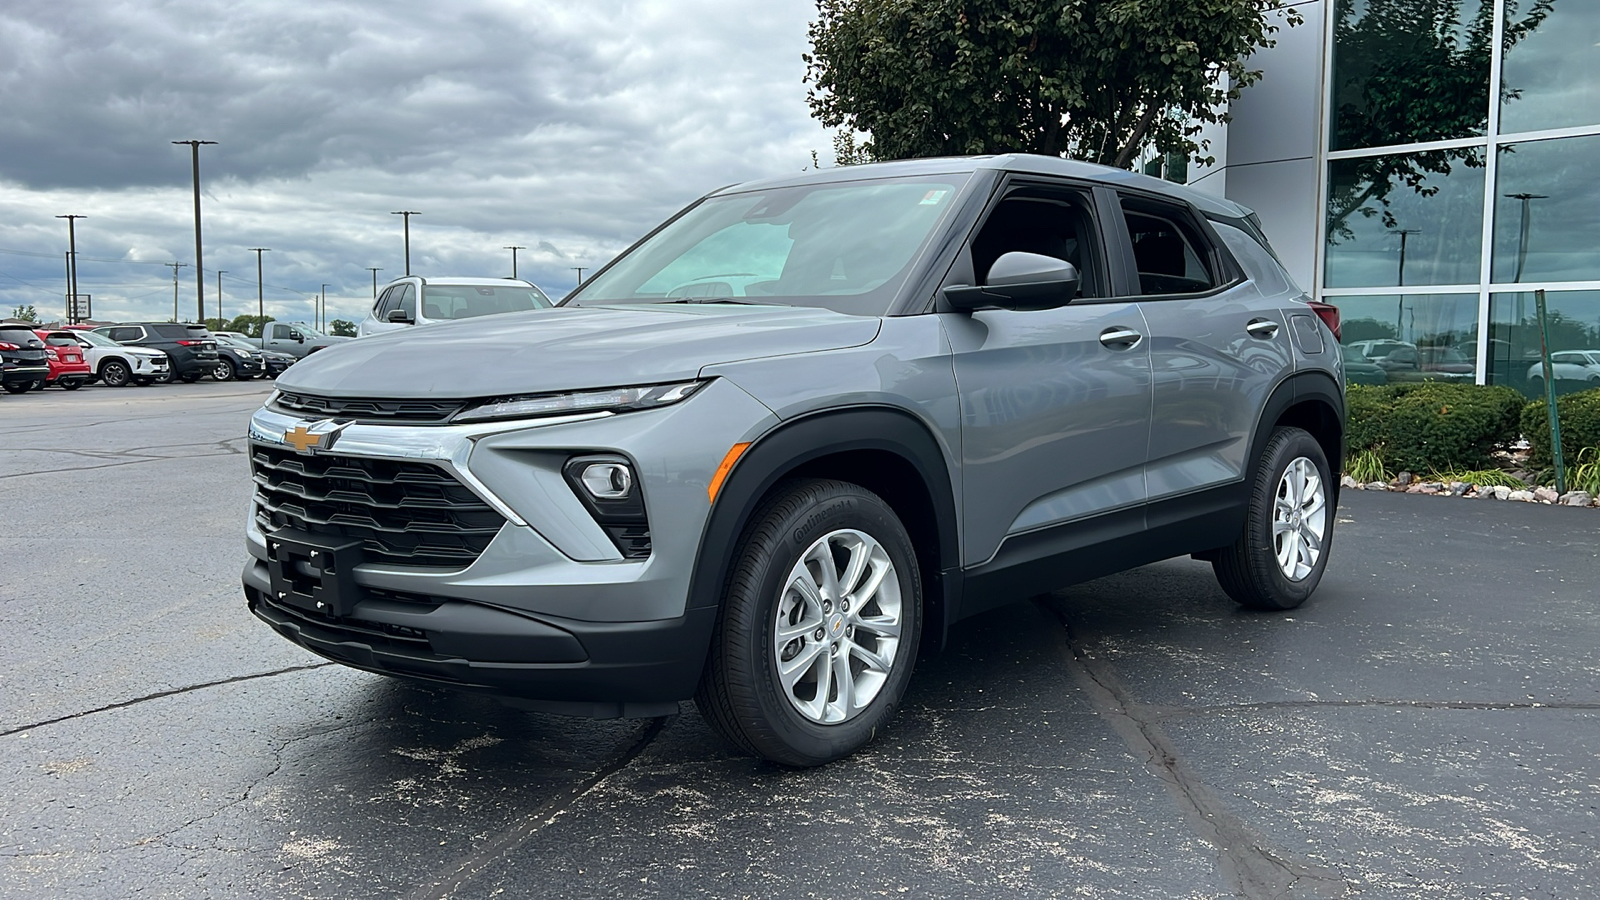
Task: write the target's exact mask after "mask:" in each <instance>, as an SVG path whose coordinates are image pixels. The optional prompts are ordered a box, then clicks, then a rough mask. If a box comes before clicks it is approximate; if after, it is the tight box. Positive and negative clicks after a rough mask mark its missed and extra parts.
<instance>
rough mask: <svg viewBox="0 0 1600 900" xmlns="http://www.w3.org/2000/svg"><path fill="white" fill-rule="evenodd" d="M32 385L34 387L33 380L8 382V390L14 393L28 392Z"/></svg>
mask: <svg viewBox="0 0 1600 900" xmlns="http://www.w3.org/2000/svg"><path fill="white" fill-rule="evenodd" d="M30 387H33V382H31V381H8V382H6V391H7V392H9V393H12V394H26V393H27V392H28V388H30Z"/></svg>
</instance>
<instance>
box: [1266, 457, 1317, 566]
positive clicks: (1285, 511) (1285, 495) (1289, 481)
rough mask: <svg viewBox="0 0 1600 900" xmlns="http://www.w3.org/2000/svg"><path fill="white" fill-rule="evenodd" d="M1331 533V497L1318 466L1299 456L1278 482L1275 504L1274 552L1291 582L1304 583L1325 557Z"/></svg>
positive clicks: (1273, 521)
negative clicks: (1324, 544)
mask: <svg viewBox="0 0 1600 900" xmlns="http://www.w3.org/2000/svg"><path fill="white" fill-rule="evenodd" d="M1327 531H1328V495H1327V491H1326V489H1325V488H1324V486H1323V483H1322V476H1321V475H1320V474H1319V473H1318V472H1317V466H1316V464H1315V463H1313V462H1312V461H1311V460H1309V459H1307V458H1306V457H1304V456H1299V457H1296V458H1295V459H1294V460H1292V461H1291V462H1290V463H1289V465H1288V466H1287V467H1286V468H1285V469H1284V470H1283V477H1282V478H1279V479H1278V490H1277V494H1276V496H1275V497H1274V498H1273V503H1272V549H1273V552H1274V554H1275V555H1276V556H1277V558H1278V568H1279V569H1281V570H1282V571H1283V574H1284V577H1286V578H1288V579H1289V580H1290V581H1303V580H1305V578H1306V576H1308V575H1310V574H1311V572H1312V570H1313V569H1315V568H1316V565H1317V560H1318V558H1320V557H1321V556H1322V547H1323V537H1324V535H1326V534H1327Z"/></svg>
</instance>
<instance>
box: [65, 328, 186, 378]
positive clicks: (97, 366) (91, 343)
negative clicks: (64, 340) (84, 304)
mask: <svg viewBox="0 0 1600 900" xmlns="http://www.w3.org/2000/svg"><path fill="white" fill-rule="evenodd" d="M72 336H73V337H75V338H77V339H78V346H80V347H82V348H83V358H84V359H85V360H87V361H88V363H89V371H90V372H91V373H92V375H93V377H92V380H96V381H100V382H103V383H104V384H105V385H106V386H107V387H125V386H127V385H130V384H149V383H151V382H152V381H165V380H166V379H167V376H168V375H169V374H170V373H171V371H172V369H171V365H172V360H170V359H168V358H167V355H166V354H165V353H162V352H161V351H160V350H151V349H150V348H149V347H134V346H130V345H127V344H119V343H117V342H116V341H113V340H112V339H110V338H108V337H106V336H105V335H103V334H100V333H98V332H94V331H77V330H73V331H72Z"/></svg>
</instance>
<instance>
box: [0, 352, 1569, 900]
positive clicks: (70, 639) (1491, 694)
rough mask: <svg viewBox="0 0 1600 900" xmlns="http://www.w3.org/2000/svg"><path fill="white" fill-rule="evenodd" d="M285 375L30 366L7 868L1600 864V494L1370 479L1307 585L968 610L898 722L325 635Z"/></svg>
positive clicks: (1444, 886) (669, 884)
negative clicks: (293, 493)
mask: <svg viewBox="0 0 1600 900" xmlns="http://www.w3.org/2000/svg"><path fill="white" fill-rule="evenodd" d="M268 390H270V385H269V384H262V383H244V384H237V383H236V384H211V383H204V384H198V385H181V384H180V385H172V386H168V387H156V388H123V389H109V388H102V387H89V388H86V389H84V390H81V391H79V392H77V393H76V394H73V395H68V394H64V393H62V392H59V391H50V392H47V393H44V394H32V393H31V394H26V395H23V396H20V397H18V396H6V397H0V621H3V623H4V625H5V627H4V629H3V630H0V661H3V666H0V885H4V887H3V889H0V893H3V894H4V895H5V896H6V897H9V898H35V897H37V898H57V897H132V896H157V897H273V898H277V897H340V896H343V897H363V898H367V897H372V898H379V897H396V898H445V897H483V896H492V895H504V896H535V895H553V896H562V897H615V896H624V895H626V896H641V897H643V896H672V897H676V896H685V895H703V896H718V897H841V896H879V895H887V896H901V895H904V896H913V897H1006V898H1011V897H1057V896H1086V897H1163V898H1165V897H1235V896H1244V897H1251V898H1256V897H1262V898H1264V897H1416V896H1428V897H1507V898H1515V897H1562V898H1573V897H1594V896H1600V862H1597V860H1600V760H1597V755H1596V748H1597V747H1600V653H1597V648H1600V558H1597V557H1600V514H1596V513H1595V511H1593V510H1580V509H1565V508H1553V507H1536V506H1533V505H1530V504H1518V503H1484V502H1474V501H1468V500H1455V499H1442V498H1431V497H1419V496H1406V495H1393V494H1379V493H1363V492H1347V493H1346V494H1345V495H1344V497H1343V498H1342V505H1341V508H1340V512H1339V523H1338V526H1337V530H1336V542H1335V546H1334V550H1333V558H1332V561H1331V564H1330V566H1329V569H1328V574H1327V577H1326V579H1325V580H1324V582H1323V585H1322V587H1321V589H1320V590H1319V591H1318V593H1317V595H1316V596H1315V597H1314V598H1313V599H1312V600H1311V602H1309V603H1308V604H1307V605H1306V606H1305V607H1303V608H1301V609H1299V610H1296V611H1294V612H1291V613H1287V614H1272V615H1266V614H1258V613H1249V612H1244V611H1241V610H1239V609H1237V608H1236V607H1235V606H1234V605H1233V604H1232V603H1231V602H1230V601H1228V600H1227V598H1226V597H1225V596H1223V594H1222V593H1221V591H1220V590H1219V589H1218V588H1217V586H1216V583H1215V581H1214V580H1213V579H1212V577H1211V573H1210V569H1209V567H1208V566H1206V565H1204V564H1202V563H1197V562H1194V561H1191V560H1187V559H1184V560H1171V561H1168V562H1164V563H1160V564H1157V565H1153V566H1147V567H1145V568H1142V569H1138V570H1135V571H1133V572H1128V573H1124V574H1122V575H1117V576H1113V577H1110V578H1104V579H1100V580H1098V581H1095V582H1091V583H1088V584H1084V585H1079V586H1076V587H1073V588H1068V589H1065V590H1062V591H1059V592H1057V593H1055V594H1052V595H1050V596H1047V597H1040V598H1035V599H1034V600H1032V601H1030V602H1027V603H1022V604H1017V605H1014V606H1011V607H1008V608H1005V609H1001V610H997V611H995V612H993V613H990V614H987V615H984V616H982V617H979V618H977V619H974V620H971V621H969V622H966V623H962V624H961V625H960V626H959V627H958V628H957V629H956V633H955V634H954V636H953V640H952V642H951V646H950V648H949V649H948V650H947V651H946V652H944V653H943V654H940V655H938V656H935V657H932V658H929V659H925V660H923V661H922V662H921V664H920V665H919V667H918V671H917V675H916V677H915V678H914V679H913V682H912V686H911V690H910V693H909V695H908V697H907V699H906V702H905V706H904V710H903V712H902V713H901V715H900V716H899V717H898V719H897V720H896V721H895V722H894V723H893V724H892V726H891V727H890V729H889V730H888V731H887V732H886V733H885V734H883V735H882V736H881V737H880V739H879V740H878V741H877V742H876V743H874V744H873V745H872V746H871V747H869V748H868V749H867V750H866V751H865V752H863V753H861V754H859V755H857V756H855V757H853V758H851V759H848V760H845V761H843V762H840V763H836V764H834V765H831V766H827V767H825V768H822V769H818V770H812V771H790V770H784V769H780V768H776V767H773V766H770V765H767V764H764V763H761V762H758V761H755V760H752V759H748V758H744V757H740V756H737V755H735V754H733V753H732V752H731V751H730V750H729V749H728V748H727V747H725V746H723V745H722V744H720V743H719V742H718V741H717V740H716V739H715V738H714V737H713V736H712V735H711V734H710V732H709V731H708V730H707V728H706V727H705V725H704V724H703V722H702V721H701V720H700V718H699V716H698V715H697V714H696V712H695V711H694V708H693V706H692V705H690V704H685V705H684V706H683V708H682V710H681V712H680V713H679V714H678V715H676V716H672V717H668V718H664V719H652V720H635V721H628V720H619V721H598V722H596V721H586V720H578V719H566V718H561V717H555V716H542V715H535V714H529V713H525V712H520V711H517V710H513V709H510V708H507V707H503V706H501V705H499V704H497V703H495V702H493V701H492V700H486V699H483V698H479V697H472V696H464V695H457V694H454V693H451V692H448V691H444V690H437V689H431V688H422V687H416V686H411V685H407V684H403V683H400V682H396V681H392V680H388V679H385V678H382V677H379V676H374V675H368V674H365V673H361V672H356V671H353V670H350V669H346V668H343V667H340V666H336V665H329V664H325V663H323V662H322V661H321V660H319V659H317V658H315V657H312V656H309V655H307V654H305V653H304V652H302V651H300V650H298V649H297V648H295V647H293V646H292V645H290V644H288V643H286V642H285V641H283V640H281V639H280V638H278V637H277V636H275V635H274V634H272V633H271V632H270V631H269V630H268V629H267V628H266V627H265V626H264V625H261V624H259V623H258V622H256V621H255V620H254V619H253V618H252V617H251V616H250V615H249V614H248V612H247V611H246V610H245V607H244V602H243V599H242V597H241V596H240V592H239V587H238V574H239V569H240V567H241V565H242V563H243V560H244V550H243V547H242V536H241V532H242V528H243V521H244V517H245V509H246V505H247V502H248V496H249V479H248V474H247V470H246V466H245V461H244V457H243V456H242V455H241V449H242V443H243V440H242V437H241V436H242V434H243V433H244V428H245V422H246V419H247V418H248V416H249V413H250V411H251V410H252V409H254V408H255V407H256V406H257V405H258V404H259V403H260V402H261V400H262V399H263V397H264V395H265V394H266V393H267V391H268Z"/></svg>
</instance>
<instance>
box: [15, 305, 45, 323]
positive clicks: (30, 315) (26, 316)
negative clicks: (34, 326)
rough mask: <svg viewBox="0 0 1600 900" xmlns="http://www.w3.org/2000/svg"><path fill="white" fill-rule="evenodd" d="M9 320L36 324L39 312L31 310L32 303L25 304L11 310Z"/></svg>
mask: <svg viewBox="0 0 1600 900" xmlns="http://www.w3.org/2000/svg"><path fill="white" fill-rule="evenodd" d="M11 318H13V319H18V320H20V321H23V322H34V323H37V322H38V321H39V311H38V310H37V309H34V308H33V304H32V303H27V304H24V305H22V306H18V307H17V308H16V309H14V310H12V311H11Z"/></svg>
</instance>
